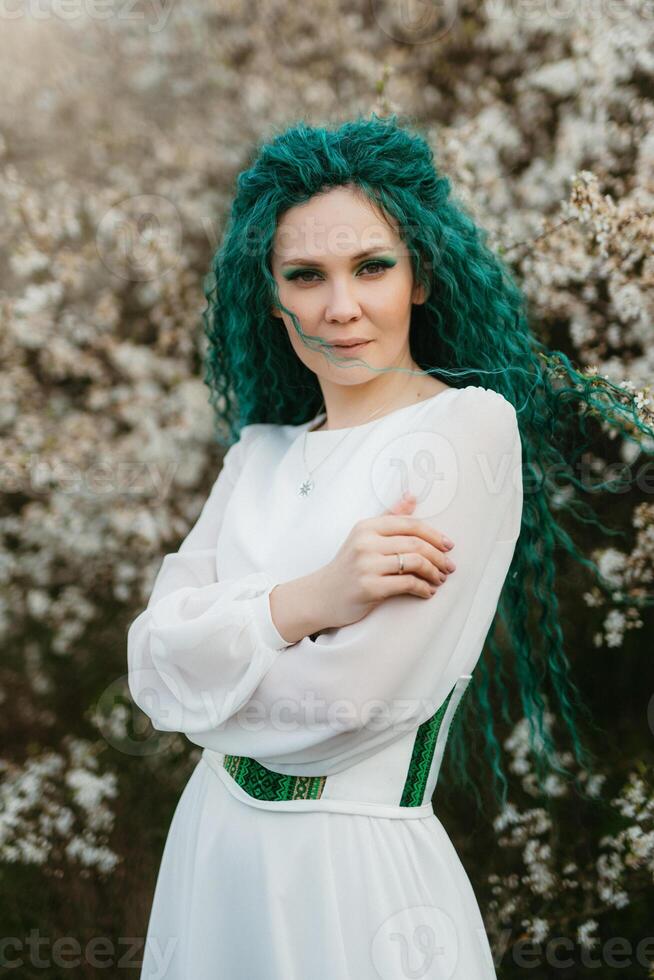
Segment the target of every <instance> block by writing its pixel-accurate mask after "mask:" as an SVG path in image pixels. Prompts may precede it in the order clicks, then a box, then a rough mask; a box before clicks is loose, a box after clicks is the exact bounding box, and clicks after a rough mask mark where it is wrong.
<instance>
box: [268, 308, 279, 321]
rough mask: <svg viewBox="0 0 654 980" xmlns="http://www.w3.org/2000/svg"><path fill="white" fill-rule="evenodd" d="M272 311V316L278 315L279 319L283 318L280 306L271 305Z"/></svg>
mask: <svg viewBox="0 0 654 980" xmlns="http://www.w3.org/2000/svg"><path fill="white" fill-rule="evenodd" d="M270 313H271V315H272V316H274V317H277V318H278V319H279V320H281V318H282V314H281V311H280V309H279V307H278V306H271V307H270Z"/></svg>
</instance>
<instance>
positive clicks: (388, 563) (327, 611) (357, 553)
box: [314, 495, 456, 635]
mask: <svg viewBox="0 0 654 980" xmlns="http://www.w3.org/2000/svg"><path fill="white" fill-rule="evenodd" d="M415 503H416V501H415V497H413V496H411V495H405V496H403V497H401V498H400V499H399V500H398V501H397V503H395V504H394V505H393V506H392V507H391V508H390V510H388V511H386V512H385V513H384V514H381V515H380V516H378V517H371V518H365V519H363V520H361V521H358V522H357V523H356V524H355V525H354V527H353V528H352V530H351V531H350V533H349V535H348V537H347V538H346V539H345V541H344V542H343V544H342V545H341V548H340V549H339V551H338V552H337V554H336V555H335V557H334V558H333V559H332V561H330V562H329V563H328V564H327V565H324V566H323V567H322V568H321V569H319V570H318V571H317V572H316V573H314V575H315V581H316V585H317V588H318V589H319V596H320V599H319V601H320V606H321V614H322V616H323V617H324V620H326V621H327V622H328V623H329V626H330V627H338V626H347V625H348V624H349V623H356V622H358V620H360V619H363V617H364V616H366V615H367V614H368V613H369V612H371V611H372V610H373V609H374V608H375V607H376V606H378V605H379V603H381V602H383V601H384V599H387V598H388V597H389V596H393V595H415V596H420V597H424V598H429V597H430V596H432V595H433V594H434V592H435V591H436V589H437V588H438V587H439V586H440V585H442V583H443V582H445V580H446V579H447V576H448V575H449V574H450V573H451V572H452V571H453V570H454V568H455V567H456V566H455V565H454V562H453V561H452V560H451V559H450V558H448V557H447V555H445V554H444V553H443V552H446V551H447V550H449V547H451V545H449V543H448V541H447V538H446V537H445V535H443V534H441V533H440V532H438V531H435V530H434V528H432V527H431V525H429V524H427V523H426V522H425V521H421V520H418V519H417V518H413V517H411V516H410V514H411V512H412V511H413V509H414V507H415ZM397 554H401V555H402V556H403V559H404V572H403V573H402V574H398V573H399V561H398V559H397ZM314 635H315V634H314Z"/></svg>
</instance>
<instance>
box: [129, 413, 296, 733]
mask: <svg viewBox="0 0 654 980" xmlns="http://www.w3.org/2000/svg"><path fill="white" fill-rule="evenodd" d="M264 428H265V427H264V426H262V425H258V424H254V425H249V426H245V427H244V428H243V429H242V430H241V436H240V439H239V441H238V442H237V443H235V444H234V445H233V446H230V448H229V449H228V451H227V453H226V455H225V458H224V460H223V466H222V469H221V471H220V474H219V476H218V479H217V480H216V481H215V483H214V485H213V487H212V490H211V493H210V495H209V497H208V499H207V501H206V503H205V505H204V507H203V509H202V513H201V514H200V516H199V518H198V520H197V521H196V523H195V525H194V526H193V528H192V529H191V531H190V532H189V534H188V535H187V537H186V538H185V539H184V541H183V543H182V545H181V546H180V548H179V551H177V552H176V553H172V554H168V555H166V556H165V558H164V559H163V562H162V564H161V567H160V569H159V572H158V574H157V577H156V580H155V583H154V586H153V589H152V593H151V596H150V600H149V602H148V605H147V607H146V608H145V609H144V610H143V612H142V613H141V614H140V615H139V616H137V618H136V619H135V620H134V621H133V622H132V624H131V626H130V628H129V630H128V634H127V658H128V685H129V689H130V692H131V695H132V697H133V699H134V701H135V702H136V704H138V705H139V707H140V708H141V709H142V710H143V711H144V712H145V713H146V714H147V715H148V716H149V717H150V719H151V721H152V723H153V725H154V727H155V728H157V729H159V730H160V731H184V732H186V733H192V732H194V731H204V730H206V728H207V726H208V725H210V726H211V727H213V726H217V725H219V724H220V723H221V722H222V721H224V719H225V718H228V717H229V716H230V715H232V714H233V713H234V712H235V711H237V710H238V709H239V707H240V706H241V705H242V704H244V703H245V702H246V701H247V700H248V698H249V697H250V696H251V694H252V693H253V691H254V690H255V689H256V687H257V684H258V683H259V682H260V681H261V679H262V678H263V677H264V675H265V673H266V671H267V670H269V669H270V667H271V666H272V664H273V663H274V662H275V659H276V658H277V657H278V656H279V654H280V652H281V650H283V649H284V648H285V647H288V646H289V645H290V644H289V642H288V641H287V640H285V639H284V638H283V637H282V636H281V634H280V633H279V632H278V631H277V628H276V627H275V624H274V622H273V620H272V616H271V612H270V602H269V594H270V591H271V590H272V589H273V588H274V587H275V585H276V584H277V582H276V581H275V580H273V579H271V578H270V577H269V576H268V575H266V574H265V573H263V572H255V573H252V574H250V575H244V576H240V577H239V578H235V579H224V580H221V581H217V573H216V544H217V540H218V535H219V533H220V529H221V526H222V522H223V518H224V514H225V509H226V507H227V503H228V501H229V499H230V497H231V494H232V491H233V489H234V486H235V483H236V481H237V479H238V476H239V473H240V472H241V469H242V466H243V463H244V460H245V457H246V455H247V453H248V451H249V449H250V447H251V446H252V444H253V443H254V441H255V440H256V439H257V438H258V437H259V436H260V435H261V434H262V432H263V429H264Z"/></svg>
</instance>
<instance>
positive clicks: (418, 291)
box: [411, 283, 427, 306]
mask: <svg viewBox="0 0 654 980" xmlns="http://www.w3.org/2000/svg"><path fill="white" fill-rule="evenodd" d="M426 299H427V290H426V289H425V287H424V286H423V285H422V284H421V283H417V284H416V285H415V286H414V287H413V293H412V294H411V302H412V303H416V304H417V305H418V306H420V305H421V304H422V303H424V302H425V301H426Z"/></svg>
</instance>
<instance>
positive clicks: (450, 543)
mask: <svg viewBox="0 0 654 980" xmlns="http://www.w3.org/2000/svg"><path fill="white" fill-rule="evenodd" d="M443 544H444V545H445V547H446V548H453V547H454V541H450V539H449V538H446V537H445V535H443Z"/></svg>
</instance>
